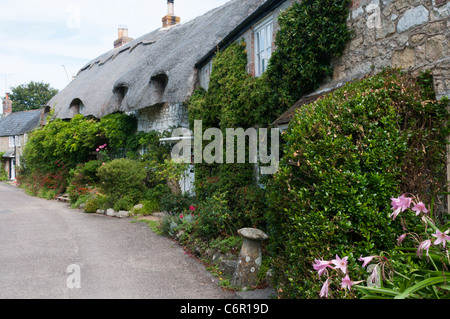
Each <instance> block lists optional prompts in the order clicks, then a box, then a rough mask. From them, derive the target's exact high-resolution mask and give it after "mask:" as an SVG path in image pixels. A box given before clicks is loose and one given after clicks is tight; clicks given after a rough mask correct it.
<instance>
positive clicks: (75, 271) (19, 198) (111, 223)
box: [0, 183, 234, 299]
mask: <svg viewBox="0 0 450 319" xmlns="http://www.w3.org/2000/svg"><path fill="white" fill-rule="evenodd" d="M78 285H79V286H80V288H77V286H78ZM0 298H2V299H16V298H22V299H23V298H24V299H41V298H44V299H81V298H83V299H91V298H92V299H93V298H95V299H111V298H114V299H123V298H127V299H128V298H129V299H223V298H234V295H233V294H232V293H229V292H226V291H223V290H222V289H221V288H220V287H218V286H217V284H216V283H215V279H214V277H213V276H212V275H211V274H209V273H208V272H207V271H206V270H205V269H204V266H203V265H201V264H200V263H198V262H197V261H196V260H194V259H192V258H190V257H189V256H188V255H186V254H185V253H184V251H183V249H182V248H180V247H179V246H178V245H176V244H175V243H173V242H172V241H171V240H169V239H167V238H164V237H162V236H159V235H156V234H155V233H153V232H152V231H151V230H150V229H149V228H148V227H147V226H146V225H145V224H143V223H132V222H131V220H130V219H117V218H111V217H106V216H100V215H88V214H84V213H82V212H81V211H80V210H74V209H71V208H70V207H68V205H67V204H64V203H61V202H57V201H46V200H43V199H39V198H35V197H30V196H28V195H26V194H25V193H24V191H23V190H21V189H18V188H16V187H14V186H10V185H8V184H5V183H0Z"/></svg>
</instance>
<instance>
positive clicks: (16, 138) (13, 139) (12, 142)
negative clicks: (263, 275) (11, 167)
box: [9, 135, 20, 147]
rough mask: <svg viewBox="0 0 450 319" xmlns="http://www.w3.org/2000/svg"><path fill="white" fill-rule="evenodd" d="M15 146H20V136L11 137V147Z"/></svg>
mask: <svg viewBox="0 0 450 319" xmlns="http://www.w3.org/2000/svg"><path fill="white" fill-rule="evenodd" d="M14 142H15V143H14ZM14 146H20V136H18V135H16V136H10V137H9V147H14Z"/></svg>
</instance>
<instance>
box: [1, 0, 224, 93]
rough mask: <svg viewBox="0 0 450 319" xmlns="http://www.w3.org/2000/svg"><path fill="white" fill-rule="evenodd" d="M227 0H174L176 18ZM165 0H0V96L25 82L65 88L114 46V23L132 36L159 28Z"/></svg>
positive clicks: (184, 18) (191, 16)
mask: <svg viewBox="0 0 450 319" xmlns="http://www.w3.org/2000/svg"><path fill="white" fill-rule="evenodd" d="M228 1H229V0H176V1H175V15H176V16H179V17H181V23H183V22H186V21H189V20H192V19H194V18H195V17H197V16H200V15H202V14H203V13H206V12H207V11H209V10H211V9H213V8H216V7H218V6H221V5H223V4H225V3H226V2H228ZM166 14H167V1H166V0H128V1H124V0H122V1H119V0H0V96H1V97H4V96H5V93H6V92H10V91H11V87H15V86H18V85H21V84H27V83H29V82H30V81H35V82H44V83H49V84H50V86H51V87H53V88H56V89H58V90H62V89H64V88H65V87H66V86H67V85H68V84H69V81H70V79H71V78H72V76H75V75H76V74H77V73H78V71H79V70H80V69H81V68H82V67H83V66H84V65H85V64H86V63H88V62H89V61H91V60H93V59H95V58H96V57H98V56H100V55H101V54H103V53H105V52H107V51H109V50H111V49H113V42H114V40H116V39H117V37H118V28H119V27H120V26H126V27H127V28H128V35H129V36H130V37H132V38H134V39H136V38H138V37H140V36H142V35H144V34H146V33H149V32H151V31H153V30H155V29H158V28H161V27H162V21H161V19H162V17H163V16H165V15H166Z"/></svg>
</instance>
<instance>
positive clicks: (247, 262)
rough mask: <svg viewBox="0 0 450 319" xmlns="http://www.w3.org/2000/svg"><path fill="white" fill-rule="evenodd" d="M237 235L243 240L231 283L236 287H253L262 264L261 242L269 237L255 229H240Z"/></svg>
mask: <svg viewBox="0 0 450 319" xmlns="http://www.w3.org/2000/svg"><path fill="white" fill-rule="evenodd" d="M238 234H239V235H240V236H242V237H243V238H244V242H243V245H242V249H241V252H240V255H239V260H238V263H237V267H236V271H235V273H234V275H233V279H232V282H231V283H232V285H234V286H238V287H250V286H255V285H256V284H257V283H258V272H259V269H260V268H261V262H262V251H261V242H262V241H264V240H266V239H268V238H269V237H268V236H267V235H266V234H265V233H264V232H263V231H261V230H259V229H255V228H243V229H240V230H239V231H238Z"/></svg>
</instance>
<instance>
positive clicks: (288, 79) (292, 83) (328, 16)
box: [255, 0, 351, 125]
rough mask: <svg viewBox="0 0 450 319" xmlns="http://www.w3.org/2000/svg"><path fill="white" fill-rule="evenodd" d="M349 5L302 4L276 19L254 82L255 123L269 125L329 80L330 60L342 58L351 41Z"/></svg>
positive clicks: (339, 0)
mask: <svg viewBox="0 0 450 319" xmlns="http://www.w3.org/2000/svg"><path fill="white" fill-rule="evenodd" d="M350 2H351V1H350V0H303V1H299V2H294V4H293V5H292V6H291V7H289V8H288V9H287V10H285V11H284V12H282V13H281V14H280V16H279V17H278V24H279V26H280V29H279V31H278V33H277V35H276V42H275V44H276V50H275V52H273V55H272V58H271V59H270V62H269V67H268V70H267V72H265V73H264V74H263V76H262V77H261V78H260V79H259V82H260V84H259V86H260V90H259V94H258V108H257V109H256V110H255V111H256V114H255V116H256V119H257V122H259V123H261V124H264V125H268V124H270V123H272V122H273V121H274V120H275V119H276V118H277V117H278V116H279V115H281V114H282V113H283V112H284V111H285V110H286V109H287V108H289V107H290V106H291V105H292V104H294V103H295V102H296V101H297V100H298V99H300V98H301V97H302V96H303V95H305V94H307V93H310V92H312V91H313V90H315V89H316V88H318V86H319V85H320V84H321V83H322V82H323V81H324V80H325V79H326V78H327V77H329V76H331V74H332V67H331V61H332V60H333V59H335V58H337V57H339V56H341V55H342V52H343V51H344V48H345V45H346V44H347V42H348V41H349V40H350V35H351V31H350V30H349V29H348V27H347V24H346V21H347V17H348V14H349V4H350Z"/></svg>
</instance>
